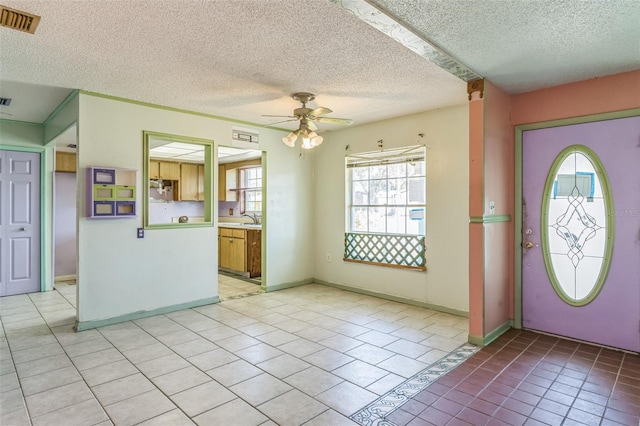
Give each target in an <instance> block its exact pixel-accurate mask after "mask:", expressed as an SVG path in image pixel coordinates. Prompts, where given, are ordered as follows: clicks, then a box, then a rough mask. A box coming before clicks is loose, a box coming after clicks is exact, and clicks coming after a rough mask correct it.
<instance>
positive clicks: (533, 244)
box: [524, 241, 538, 248]
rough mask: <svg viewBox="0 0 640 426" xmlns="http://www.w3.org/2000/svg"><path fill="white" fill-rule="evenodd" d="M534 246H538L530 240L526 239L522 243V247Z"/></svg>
mask: <svg viewBox="0 0 640 426" xmlns="http://www.w3.org/2000/svg"><path fill="white" fill-rule="evenodd" d="M534 247H538V245H537V244H535V243H532V242H531V241H527V242H526V243H524V248H534Z"/></svg>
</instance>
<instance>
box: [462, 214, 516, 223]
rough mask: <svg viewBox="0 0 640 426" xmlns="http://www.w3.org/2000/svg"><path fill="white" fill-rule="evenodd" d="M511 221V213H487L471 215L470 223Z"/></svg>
mask: <svg viewBox="0 0 640 426" xmlns="http://www.w3.org/2000/svg"><path fill="white" fill-rule="evenodd" d="M499 222H511V215H510V214H486V215H483V216H469V223H499Z"/></svg>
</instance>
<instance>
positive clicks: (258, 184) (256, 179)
mask: <svg viewBox="0 0 640 426" xmlns="http://www.w3.org/2000/svg"><path fill="white" fill-rule="evenodd" d="M238 181H239V188H238V189H237V192H238V195H239V200H240V209H241V211H242V213H256V214H261V213H262V167H260V166H259V167H246V168H242V169H239V172H238Z"/></svg>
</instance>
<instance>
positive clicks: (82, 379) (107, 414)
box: [29, 289, 115, 424]
mask: <svg viewBox="0 0 640 426" xmlns="http://www.w3.org/2000/svg"><path fill="white" fill-rule="evenodd" d="M54 291H55V289H54ZM58 293H60V292H58ZM60 295H61V296H62V294H60ZM62 297H63V298H64V300H65V301H66V302H67V303H69V305H71V306H72V307H73V308H74V309H75V311H76V318H77V315H78V309H77V308H76V307H75V306H73V305H72V304H71V303H70V302H69V301H68V300H67V298H66V297H64V296H62ZM29 300H30V301H31V303H32V304H33V306H34V307H35V308H36V310H37V311H38V313H39V314H40V316H41V317H42V319H43V320H44V323H45V324H46V326H47V328H48V329H49V332H50V333H51V335H52V336H53V338H54V339H56V342H58V345H60V348H62V351H63V352H64V354H65V355H66V356H67V358H68V359H69V362H71V365H73V368H74V369H75V370H76V372H77V373H78V375H79V376H80V378H81V381H82V382H84V384H85V385H86V386H87V389H89V392H91V396H93V399H94V400H95V401H96V402H97V403H98V405H99V406H100V409H101V410H102V412H103V413H104V414H105V416H107V419H108V420H109V421H110V422H111V423H112V424H115V423H113V419H112V418H111V416H110V415H109V413H107V410H105V409H104V407H103V406H102V404H101V403H100V401H99V400H98V398H97V397H96V395H95V393H93V390H92V389H91V386H89V384H88V383H87V381H86V380H85V379H84V376H83V375H82V373H81V372H80V370H78V367H77V366H76V364H75V363H74V362H73V359H72V358H71V356H70V355H69V354H68V353H67V351H66V349H65V347H64V345H63V344H62V342H60V339H58V336H57V335H56V334H55V333H54V332H53V330H52V329H51V326H50V325H49V323H48V322H47V320H46V319H45V318H44V316H43V315H42V312H40V308H38V305H37V304H36V303H35V302H34V301H33V299H31V297H29ZM65 325H68V324H60V325H59V326H58V327H63V326H65ZM74 329H75V326H74ZM76 333H77V332H76ZM53 371H55V370H53ZM79 381H80V380H78V382H79ZM73 383H77V382H73ZM69 384H71V383H69ZM62 386H66V385H62ZM59 387H60V386H58V387H57V388H59ZM57 388H53V389H50V390H48V391H54V390H55V389H57ZM48 391H44V392H48ZM87 401H88V400H87ZM81 402H84V401H80V402H78V403H76V404H79V403H81ZM76 404H72V405H69V406H66V407H62V408H59V409H57V410H53V411H50V412H48V413H45V414H42V415H41V416H48V415H51V414H53V413H56V412H58V411H61V410H64V409H67V408H69V407H72V406H73V405H76ZM38 417H40V416H38ZM29 420H31V416H29ZM102 422H104V420H101V421H100V422H99V423H102ZM99 423H96V424H99Z"/></svg>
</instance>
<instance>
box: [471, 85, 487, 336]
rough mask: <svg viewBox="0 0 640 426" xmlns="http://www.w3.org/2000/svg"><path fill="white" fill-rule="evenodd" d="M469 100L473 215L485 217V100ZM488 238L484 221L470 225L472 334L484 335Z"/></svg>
mask: <svg viewBox="0 0 640 426" xmlns="http://www.w3.org/2000/svg"><path fill="white" fill-rule="evenodd" d="M474 96H475V97H474V98H473V100H472V101H471V102H469V216H482V213H483V208H484V207H483V199H484V193H483V177H484V148H483V130H482V127H483V122H484V107H483V103H484V101H483V100H481V99H479V94H478V93H475V94H474ZM483 246H484V238H483V232H482V224H481V223H470V224H469V335H470V336H474V337H475V338H482V337H483V330H484V327H483V324H484V314H483V312H484V297H483V294H484V248H483Z"/></svg>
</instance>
